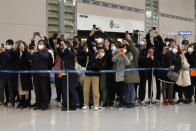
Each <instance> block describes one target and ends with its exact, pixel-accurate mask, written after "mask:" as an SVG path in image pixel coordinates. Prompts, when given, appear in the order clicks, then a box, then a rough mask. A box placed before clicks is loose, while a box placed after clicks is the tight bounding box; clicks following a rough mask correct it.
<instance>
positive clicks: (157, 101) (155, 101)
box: [153, 100, 161, 104]
mask: <svg viewBox="0 0 196 131" xmlns="http://www.w3.org/2000/svg"><path fill="white" fill-rule="evenodd" d="M153 103H155V104H160V103H161V101H160V100H154V101H153Z"/></svg>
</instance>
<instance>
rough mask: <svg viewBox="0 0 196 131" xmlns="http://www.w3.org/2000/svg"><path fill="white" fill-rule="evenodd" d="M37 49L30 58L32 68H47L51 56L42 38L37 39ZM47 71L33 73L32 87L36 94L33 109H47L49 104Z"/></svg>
mask: <svg viewBox="0 0 196 131" xmlns="http://www.w3.org/2000/svg"><path fill="white" fill-rule="evenodd" d="M37 48H38V49H37V51H36V52H34V53H33V54H32V55H31V56H30V59H31V60H32V69H33V70H49V69H51V67H52V62H53V59H52V56H51V54H50V53H49V52H48V51H47V50H46V45H45V42H44V41H43V40H39V42H38V46H37ZM48 76H49V74H48V73H37V74H34V87H35V95H36V106H35V107H34V110H38V109H42V110H46V109H48V104H49V99H48V98H49V91H48Z"/></svg>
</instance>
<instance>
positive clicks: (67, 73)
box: [66, 70, 69, 111]
mask: <svg viewBox="0 0 196 131" xmlns="http://www.w3.org/2000/svg"><path fill="white" fill-rule="evenodd" d="M66 75H67V111H69V70H67V72H66Z"/></svg>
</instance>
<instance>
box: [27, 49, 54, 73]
mask: <svg viewBox="0 0 196 131" xmlns="http://www.w3.org/2000/svg"><path fill="white" fill-rule="evenodd" d="M30 59H31V60H32V69H33V70H50V69H51V68H52V63H53V59H52V56H51V54H50V53H49V52H48V51H46V50H42V51H37V52H34V53H33V54H32V55H31V56H30ZM37 75H39V76H49V74H48V73H39V74H34V76H37Z"/></svg>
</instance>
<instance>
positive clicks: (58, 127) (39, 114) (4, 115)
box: [0, 101, 196, 131]
mask: <svg viewBox="0 0 196 131" xmlns="http://www.w3.org/2000/svg"><path fill="white" fill-rule="evenodd" d="M63 130H65V131H196V104H190V105H174V106H162V105H151V106H147V107H136V108H133V109H102V110H101V111H93V110H89V111H81V110H79V111H71V112H63V111H60V109H59V108H57V107H56V106H55V102H54V101H53V102H52V107H51V109H50V110H48V111H34V110H32V109H25V110H21V109H7V108H5V107H0V131H63Z"/></svg>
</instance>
